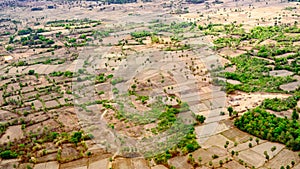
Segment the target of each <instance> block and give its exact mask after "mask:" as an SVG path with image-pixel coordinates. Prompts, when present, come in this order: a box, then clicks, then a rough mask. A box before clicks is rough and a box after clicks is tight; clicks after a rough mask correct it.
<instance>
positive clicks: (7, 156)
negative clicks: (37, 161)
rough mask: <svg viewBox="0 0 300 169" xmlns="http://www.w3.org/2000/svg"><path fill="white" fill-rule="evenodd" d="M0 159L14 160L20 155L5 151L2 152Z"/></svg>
mask: <svg viewBox="0 0 300 169" xmlns="http://www.w3.org/2000/svg"><path fill="white" fill-rule="evenodd" d="M0 157H1V158H2V159H12V158H17V157H18V154H17V153H16V152H13V151H11V150H5V151H2V152H1V153H0Z"/></svg>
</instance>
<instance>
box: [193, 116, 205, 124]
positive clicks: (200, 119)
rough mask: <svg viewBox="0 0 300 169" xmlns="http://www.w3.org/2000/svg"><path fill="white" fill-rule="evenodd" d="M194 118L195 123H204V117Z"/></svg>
mask: <svg viewBox="0 0 300 169" xmlns="http://www.w3.org/2000/svg"><path fill="white" fill-rule="evenodd" d="M195 118H196V120H197V122H199V123H204V121H205V119H206V117H204V116H203V115H196V116H195Z"/></svg>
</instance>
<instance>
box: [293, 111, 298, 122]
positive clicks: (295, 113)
mask: <svg viewBox="0 0 300 169" xmlns="http://www.w3.org/2000/svg"><path fill="white" fill-rule="evenodd" d="M292 119H293V120H298V119H299V113H298V112H297V111H296V109H294V110H293V114H292Z"/></svg>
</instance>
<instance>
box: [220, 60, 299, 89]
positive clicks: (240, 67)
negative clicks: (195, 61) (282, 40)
mask: <svg viewBox="0 0 300 169" xmlns="http://www.w3.org/2000/svg"><path fill="white" fill-rule="evenodd" d="M228 59H229V60H230V61H231V62H232V64H233V65H236V71H235V72H225V73H221V74H219V75H220V76H222V77H225V78H227V79H233V80H238V81H240V82H241V83H242V84H238V85H232V84H228V85H226V91H227V92H228V93H230V92H232V91H234V90H241V91H245V92H257V91H264V92H281V91H282V90H281V89H280V88H279V86H280V85H282V84H285V83H289V82H292V81H294V80H293V79H292V77H290V76H287V77H275V76H270V75H269V71H270V69H269V68H268V67H267V65H268V61H265V60H262V59H259V58H254V57H252V56H251V55H250V54H243V55H240V56H237V57H234V58H228Z"/></svg>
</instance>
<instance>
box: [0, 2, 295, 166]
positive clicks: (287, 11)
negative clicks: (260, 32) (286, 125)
mask: <svg viewBox="0 0 300 169" xmlns="http://www.w3.org/2000/svg"><path fill="white" fill-rule="evenodd" d="M8 2H10V1H7V3H8ZM222 2H223V3H220V4H218V3H215V2H214V1H213V0H208V1H207V2H206V3H200V4H191V3H186V2H185V1H177V0H175V1H162V0H153V2H147V3H143V2H142V1H138V2H137V3H129V4H102V3H101V2H93V1H74V2H73V1H72V2H65V1H61V2H60V1H59V2H54V1H53V2H52V1H51V2H50V1H49V2H48V1H37V2H35V1H28V2H27V1H24V2H21V1H20V2H16V3H17V4H18V5H17V7H3V6H2V5H3V4H2V3H4V2H0V9H1V11H0V19H1V20H0V37H1V40H0V75H1V76H0V78H1V81H0V107H1V108H0V122H1V123H0V147H1V148H0V155H1V157H3V158H2V159H1V161H0V168H5V169H9V168H20V169H23V168H24V169H25V168H27V169H29V168H33V169H44V168H47V169H48V168H49V169H102V168H103V169H107V168H113V169H127V168H128V169H150V168H151V169H165V168H172V167H175V168H176V169H189V168H191V169H192V168H197V169H199V168H229V169H239V168H241V169H244V168H253V167H255V168H272V169H273V168H276V169H277V168H280V167H281V166H287V165H290V166H292V164H291V162H292V161H293V162H294V163H295V164H293V167H294V166H295V167H294V168H297V166H298V167H299V162H300V159H299V157H298V152H293V151H291V150H289V149H288V148H286V147H285V146H284V145H283V144H279V143H273V142H270V141H267V140H261V139H258V138H256V137H254V136H251V135H249V134H247V133H245V132H242V131H240V130H238V129H237V128H236V127H234V117H230V116H228V111H227V107H229V106H232V107H233V108H234V110H235V111H237V113H238V114H237V115H242V114H243V113H244V112H246V111H247V110H248V109H252V108H255V107H257V106H259V105H260V104H261V103H262V102H263V100H264V99H267V98H269V99H272V98H281V99H285V98H288V97H289V96H291V95H292V94H288V93H287V94H286V93H284V92H282V93H267V92H250V93H246V92H242V91H236V92H234V93H230V94H227V93H226V92H225V91H224V88H225V87H226V84H225V85H223V86H222V85H221V86H220V85H219V86H216V85H214V82H213V80H214V79H215V78H216V77H215V75H216V71H218V68H220V67H222V66H226V65H228V64H231V62H230V59H229V58H236V57H238V56H240V55H242V54H245V53H247V52H249V50H251V49H253V48H255V46H256V45H262V44H266V45H269V44H276V43H277V41H273V40H270V39H268V40H265V41H262V42H257V41H255V40H253V41H243V42H242V43H241V44H240V46H235V44H232V46H231V47H224V48H222V49H220V50H214V44H213V42H214V41H215V40H216V37H215V36H213V35H209V34H207V33H206V32H203V31H200V30H199V28H198V25H208V24H210V23H215V24H219V23H220V24H233V23H234V24H236V25H238V24H243V28H244V29H245V31H249V30H251V28H253V27H254V26H258V25H261V26H271V25H274V23H275V22H276V23H278V24H279V23H280V24H283V23H285V24H287V25H292V24H294V23H295V22H298V21H299V18H298V17H299V14H298V12H299V9H300V7H299V5H298V4H297V3H292V2H291V3H288V2H280V0H273V1H255V2H254V1H252V0H243V1H232V0H223V1H222ZM38 7H42V8H43V9H42V10H40V9H37V10H36V11H35V10H34V8H38ZM52 8H53V9H52ZM187 11H188V12H187ZM223 28H224V27H223V26H214V27H213V29H214V31H215V32H223V31H224V30H223ZM287 35H288V36H293V37H295V38H297V36H298V35H294V34H293V33H290V34H287ZM232 36H233V37H238V36H239V35H232ZM218 37H226V35H224V34H222V33H220V35H219V36H218ZM293 44H297V41H296V42H293ZM257 52H258V51H257V50H256V49H255V50H253V53H257ZM295 54H296V53H285V54H281V55H278V56H276V57H274V58H276V59H282V58H287V57H291V56H293V55H295ZM226 57H228V58H227V59H226ZM263 60H264V61H266V62H269V63H270V65H268V66H270V67H272V66H273V65H272V64H274V62H275V61H274V60H273V59H270V58H263ZM295 61H296V60H293V59H290V60H288V61H287V63H289V62H290V63H292V62H293V63H294V62H295ZM236 70H237V67H236V66H235V65H234V66H232V67H230V66H229V67H226V68H225V70H224V71H226V72H235V71H236ZM221 71H223V70H221ZM270 76H272V77H289V76H293V77H294V79H295V81H293V82H290V83H286V84H283V85H281V86H280V88H281V89H282V90H283V91H295V90H297V89H299V88H298V87H299V82H300V79H299V77H298V76H297V75H295V74H294V73H293V72H292V71H288V70H274V69H273V70H272V71H270ZM218 79H219V80H224V79H225V78H220V77H218ZM225 81H226V82H227V83H229V84H232V85H242V82H240V81H238V80H233V79H228V80H226V79H225ZM298 107H299V102H298ZM172 110H178V112H176V113H174V112H172V113H173V114H171V115H170V114H168V113H170V111H172ZM291 111H292V110H288V111H286V112H280V113H282V114H281V115H280V114H279V113H277V112H273V113H274V114H276V115H278V116H282V117H283V116H284V115H288V116H290V114H291ZM169 116H170V117H169ZM203 116H204V117H205V118H206V119H205V122H204V123H202V122H199V121H200V120H199V119H198V118H199V117H203ZM195 117H196V118H195ZM174 119H175V120H174ZM172 120H174V121H175V122H174V121H172ZM191 128H192V129H194V130H190V129H191ZM189 131H192V136H189V137H192V138H190V139H188V140H187V141H195V142H193V143H181V142H180V141H181V139H185V137H186V135H188V134H189ZM179 143H180V144H184V148H182V147H177V148H175V150H174V149H172V148H174V147H175V146H176V145H178V144H179ZM185 144H187V145H185ZM194 144H199V145H200V148H199V147H197V148H195V149H194V147H192V146H193V145H194ZM191 147H192V149H193V150H192V151H190V150H189V149H191ZM274 147H275V148H274ZM167 150H168V151H167ZM189 151H190V153H188V152H189ZM3 152H4V153H3ZM166 152H167V153H168V154H172V153H173V154H172V158H170V159H168V158H166V159H165V161H164V162H161V163H163V165H162V164H159V162H157V159H155V158H154V159H151V158H149V154H151V153H153V154H154V155H159V154H161V153H166ZM14 153H17V155H18V158H16V156H15V154H14ZM174 154H175V155H174ZM266 154H268V158H269V159H266ZM14 156H15V157H14ZM145 157H148V158H145ZM150 157H152V156H150ZM155 157H157V158H159V156H155ZM10 158H15V159H10Z"/></svg>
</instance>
